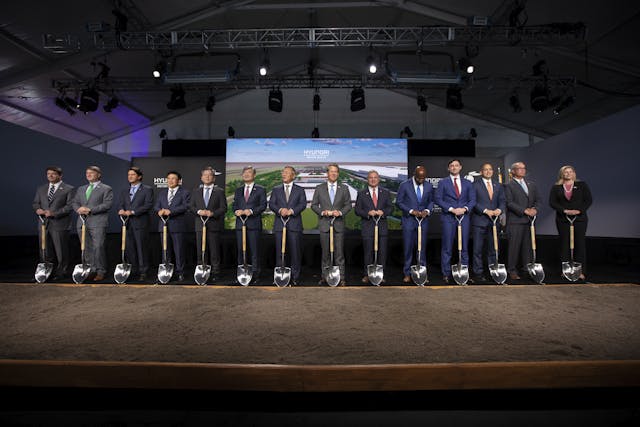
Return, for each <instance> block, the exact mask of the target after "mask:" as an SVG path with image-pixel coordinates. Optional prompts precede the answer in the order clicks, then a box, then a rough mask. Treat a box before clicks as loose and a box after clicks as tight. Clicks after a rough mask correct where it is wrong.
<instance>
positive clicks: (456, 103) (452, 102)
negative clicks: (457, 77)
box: [446, 86, 464, 110]
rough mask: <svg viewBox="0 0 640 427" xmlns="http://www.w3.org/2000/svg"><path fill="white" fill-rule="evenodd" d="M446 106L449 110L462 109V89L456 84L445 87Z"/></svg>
mask: <svg viewBox="0 0 640 427" xmlns="http://www.w3.org/2000/svg"><path fill="white" fill-rule="evenodd" d="M446 105H447V108H449V109H450V110H462V109H463V108H464V104H463V103H462V90H461V89H460V88H459V87H457V86H452V87H450V88H448V89H447V103H446Z"/></svg>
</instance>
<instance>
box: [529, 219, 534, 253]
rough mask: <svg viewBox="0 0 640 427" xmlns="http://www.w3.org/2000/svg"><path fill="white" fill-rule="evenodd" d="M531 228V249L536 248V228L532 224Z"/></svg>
mask: <svg viewBox="0 0 640 427" xmlns="http://www.w3.org/2000/svg"><path fill="white" fill-rule="evenodd" d="M529 229H530V230H531V249H533V250H534V251H535V250H536V228H535V227H534V226H533V225H532V226H530V227H529Z"/></svg>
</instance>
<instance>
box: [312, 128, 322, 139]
mask: <svg viewBox="0 0 640 427" xmlns="http://www.w3.org/2000/svg"><path fill="white" fill-rule="evenodd" d="M311 138H320V130H319V129H318V128H317V127H315V128H313V130H312V131H311Z"/></svg>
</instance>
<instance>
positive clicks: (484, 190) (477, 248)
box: [471, 163, 506, 283]
mask: <svg viewBox="0 0 640 427" xmlns="http://www.w3.org/2000/svg"><path fill="white" fill-rule="evenodd" d="M480 174H481V178H480V179H477V178H476V180H475V181H474V183H473V188H474V190H475V193H476V205H475V206H474V207H473V215H472V216H471V236H472V238H473V274H474V278H473V280H474V281H475V282H476V283H481V282H486V281H487V277H486V276H485V275H484V265H483V263H482V258H483V252H484V247H485V244H486V245H487V261H488V262H489V265H492V264H495V263H496V250H495V247H494V246H493V220H494V219H495V218H497V217H499V216H500V214H501V213H503V212H504V211H505V209H506V208H505V205H506V203H505V197H504V189H503V188H502V185H501V184H498V183H495V182H493V179H492V178H493V167H492V166H491V163H484V164H483V165H482V167H481V168H480Z"/></svg>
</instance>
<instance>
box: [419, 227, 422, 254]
mask: <svg viewBox="0 0 640 427" xmlns="http://www.w3.org/2000/svg"><path fill="white" fill-rule="evenodd" d="M421 249H422V225H421V224H418V250H421Z"/></svg>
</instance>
